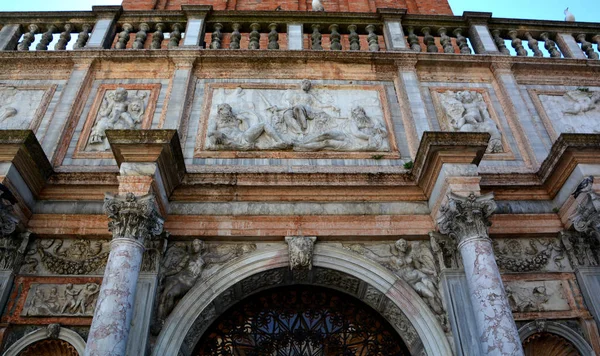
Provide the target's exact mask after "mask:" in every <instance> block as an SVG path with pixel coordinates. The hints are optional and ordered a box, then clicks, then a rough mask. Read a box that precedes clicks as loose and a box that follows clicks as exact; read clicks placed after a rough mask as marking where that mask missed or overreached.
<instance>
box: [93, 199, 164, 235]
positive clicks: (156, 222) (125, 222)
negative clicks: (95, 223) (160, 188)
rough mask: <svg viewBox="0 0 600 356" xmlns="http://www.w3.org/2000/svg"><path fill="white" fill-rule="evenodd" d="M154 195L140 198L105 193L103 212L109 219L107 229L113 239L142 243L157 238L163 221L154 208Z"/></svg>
mask: <svg viewBox="0 0 600 356" xmlns="http://www.w3.org/2000/svg"><path fill="white" fill-rule="evenodd" d="M155 205H156V203H155V198H154V195H152V194H148V195H144V196H141V197H137V196H135V195H134V194H133V193H127V194H126V195H125V196H124V197H123V196H116V195H112V194H109V193H107V194H106V196H105V198H104V212H105V213H106V215H108V218H109V219H110V221H109V223H108V229H109V231H110V232H112V234H113V238H114V239H130V240H134V241H139V242H142V243H143V242H144V241H145V239H146V238H152V237H154V236H158V235H159V234H160V233H161V232H162V229H163V224H164V219H163V218H162V217H161V216H160V215H159V214H158V212H157V211H156V208H155Z"/></svg>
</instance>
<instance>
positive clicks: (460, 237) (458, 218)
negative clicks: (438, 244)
mask: <svg viewBox="0 0 600 356" xmlns="http://www.w3.org/2000/svg"><path fill="white" fill-rule="evenodd" d="M496 206H497V205H496V202H495V201H494V193H488V194H486V195H481V196H477V195H475V193H473V192H471V194H469V196H467V197H463V196H460V195H457V194H454V193H450V194H448V201H447V202H446V204H445V205H443V206H442V207H441V208H440V212H439V216H438V219H437V224H438V227H439V228H440V232H441V233H442V234H447V235H449V236H450V237H452V238H454V239H455V240H456V241H457V242H458V243H459V244H460V243H461V242H463V241H465V240H467V239H471V238H487V237H488V228H489V227H490V225H491V223H490V220H489V218H490V216H492V214H493V213H494V211H495V210H496Z"/></svg>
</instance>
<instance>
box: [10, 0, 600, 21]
mask: <svg viewBox="0 0 600 356" xmlns="http://www.w3.org/2000/svg"><path fill="white" fill-rule="evenodd" d="M449 1H450V6H451V7H452V10H453V11H454V14H456V15H462V13H463V11H484V12H491V13H493V16H494V17H510V18H523V19H539V20H559V21H562V20H564V17H565V16H564V13H563V11H564V10H565V8H566V7H569V10H570V11H571V12H572V13H573V14H574V15H575V18H576V19H577V21H585V22H600V7H599V6H598V0H502V1H485V0H449ZM120 3H121V0H58V1H52V0H19V1H14V0H0V11H60V10H90V9H91V7H92V5H119V4H120Z"/></svg>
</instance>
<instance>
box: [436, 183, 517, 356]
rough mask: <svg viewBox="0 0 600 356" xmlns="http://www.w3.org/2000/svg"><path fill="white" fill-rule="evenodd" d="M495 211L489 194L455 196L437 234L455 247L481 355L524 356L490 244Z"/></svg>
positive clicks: (442, 211) (445, 208) (442, 212)
mask: <svg viewBox="0 0 600 356" xmlns="http://www.w3.org/2000/svg"><path fill="white" fill-rule="evenodd" d="M494 210H496V203H495V201H494V196H493V194H492V193H490V194H486V195H483V196H477V195H475V194H474V193H471V194H470V195H469V196H467V197H463V196H459V195H456V194H454V193H450V194H449V195H448V200H447V202H446V204H445V205H443V206H442V207H441V209H440V212H439V218H438V221H437V223H438V226H439V228H440V232H441V233H443V234H448V235H449V236H450V237H452V238H453V239H455V240H456V241H457V243H458V248H459V250H460V254H461V256H462V259H463V265H464V270H465V276H466V279H467V286H468V289H469V292H470V293H469V294H470V296H471V303H472V306H473V312H474V315H475V323H476V327H477V338H478V342H479V345H480V351H481V353H482V354H484V355H523V348H522V346H521V341H520V339H519V334H518V331H517V327H516V325H515V322H514V319H513V316H512V312H511V309H510V305H509V303H508V298H507V297H506V292H505V291H504V286H503V285H502V279H501V277H500V272H499V270H498V266H497V265H496V259H495V257H494V251H493V249H492V241H491V240H490V238H489V235H488V227H489V226H490V225H491V224H490V222H489V217H490V216H491V215H492V214H493V213H494Z"/></svg>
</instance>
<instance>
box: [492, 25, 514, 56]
mask: <svg viewBox="0 0 600 356" xmlns="http://www.w3.org/2000/svg"><path fill="white" fill-rule="evenodd" d="M492 36H493V37H494V42H495V43H496V47H498V50H499V51H500V53H502V54H506V55H509V56H510V50H509V49H508V48H506V43H505V42H504V38H502V37H500V30H493V31H492Z"/></svg>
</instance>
